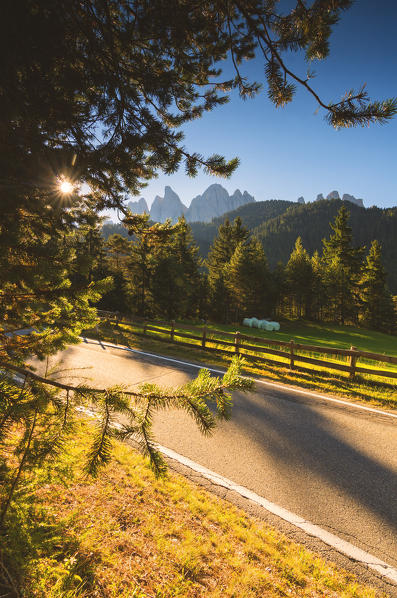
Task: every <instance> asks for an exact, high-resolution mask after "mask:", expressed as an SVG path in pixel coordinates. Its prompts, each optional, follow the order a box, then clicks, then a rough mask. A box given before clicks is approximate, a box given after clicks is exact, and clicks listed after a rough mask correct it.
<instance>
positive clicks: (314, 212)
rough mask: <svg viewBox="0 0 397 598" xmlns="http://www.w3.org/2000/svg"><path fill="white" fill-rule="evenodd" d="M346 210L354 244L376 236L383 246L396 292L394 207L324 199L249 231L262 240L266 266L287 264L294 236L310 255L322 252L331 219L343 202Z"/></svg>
mask: <svg viewBox="0 0 397 598" xmlns="http://www.w3.org/2000/svg"><path fill="white" fill-rule="evenodd" d="M343 203H344V204H345V205H346V207H347V209H348V210H349V212H350V214H351V217H350V225H351V227H352V231H353V243H354V244H356V245H365V246H366V248H367V249H369V247H370V245H371V242H372V241H373V240H374V239H377V240H378V241H379V243H381V245H382V254H383V263H384V266H385V268H386V271H387V273H388V282H389V286H390V288H391V290H392V292H393V293H396V292H397V208H389V209H381V208H377V207H372V208H360V207H358V206H356V205H354V204H352V203H350V202H342V201H340V200H337V199H335V200H324V201H318V202H314V203H309V204H305V205H297V204H293V205H292V206H291V207H289V208H288V209H287V210H286V211H285V212H284V213H283V214H281V215H280V216H277V217H276V218H272V219H271V220H267V221H266V222H263V223H261V224H260V225H259V226H257V227H256V228H254V229H253V230H252V233H253V234H254V235H255V236H256V237H257V238H258V239H259V240H260V241H261V243H262V245H263V248H264V251H265V255H266V257H267V259H268V261H269V265H270V266H271V267H274V266H275V265H276V264H277V262H279V261H281V262H282V263H283V264H285V263H287V261H288V258H289V256H290V254H291V251H292V250H293V248H294V245H295V241H296V239H297V237H301V239H302V243H303V246H304V247H305V248H306V249H307V251H308V252H309V253H310V254H312V253H313V252H314V251H316V250H318V251H321V249H322V239H324V238H326V237H328V236H329V234H330V232H331V229H330V222H332V221H333V220H334V219H335V217H336V214H337V213H338V210H339V209H340V207H341V205H342V204H343Z"/></svg>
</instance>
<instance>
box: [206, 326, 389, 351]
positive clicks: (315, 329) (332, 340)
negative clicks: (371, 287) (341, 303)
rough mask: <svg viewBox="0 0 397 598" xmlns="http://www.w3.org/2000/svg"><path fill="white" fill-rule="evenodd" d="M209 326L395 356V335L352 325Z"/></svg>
mask: <svg viewBox="0 0 397 598" xmlns="http://www.w3.org/2000/svg"><path fill="white" fill-rule="evenodd" d="M208 327H209V328H212V329H217V330H224V331H226V332H235V331H237V330H238V331H239V332H241V333H242V334H246V335H252V336H258V337H264V338H271V339H274V340H280V341H290V340H294V341H295V342H297V343H302V344H308V345H320V346H322V347H336V348H340V349H350V347H351V346H354V347H357V349H360V350H361V351H372V352H374V353H386V355H392V356H395V357H397V336H394V335H391V334H384V333H382V332H375V331H373V330H365V329H364V328H355V327H354V326H338V325H337V324H329V323H327V324H324V323H320V322H302V321H298V320H295V321H284V322H281V330H280V331H279V332H268V331H265V330H258V329H257V328H248V327H247V326H236V325H222V324H209V325H208Z"/></svg>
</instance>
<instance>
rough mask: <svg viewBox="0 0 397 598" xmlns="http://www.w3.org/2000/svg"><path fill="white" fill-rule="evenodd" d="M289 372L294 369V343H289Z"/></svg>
mask: <svg viewBox="0 0 397 598" xmlns="http://www.w3.org/2000/svg"><path fill="white" fill-rule="evenodd" d="M289 367H290V370H293V369H294V341H293V340H292V341H291V342H290V365H289Z"/></svg>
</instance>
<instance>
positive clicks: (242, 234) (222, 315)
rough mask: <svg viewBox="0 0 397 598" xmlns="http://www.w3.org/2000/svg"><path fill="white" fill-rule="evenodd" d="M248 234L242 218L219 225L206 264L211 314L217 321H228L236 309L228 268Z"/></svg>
mask: <svg viewBox="0 0 397 598" xmlns="http://www.w3.org/2000/svg"><path fill="white" fill-rule="evenodd" d="M248 235H249V233H248V231H247V229H246V228H245V227H244V226H243V225H242V222H241V218H236V219H235V221H234V222H233V224H230V222H229V220H228V219H226V220H225V222H224V223H223V224H221V225H220V226H219V229H218V235H217V237H216V238H215V239H214V242H213V244H212V246H211V248H210V250H209V253H208V258H207V260H206V265H207V268H208V283H209V288H210V314H211V316H212V317H213V318H214V319H215V320H217V321H220V322H227V321H228V320H229V318H230V316H231V314H232V312H233V310H234V309H236V306H235V305H233V297H232V295H231V294H230V291H229V287H228V285H227V284H226V282H225V277H226V268H227V265H228V264H229V262H230V260H231V258H232V256H233V253H234V252H235V250H236V248H237V246H238V244H239V243H242V242H244V241H245V240H246V239H247V238H248Z"/></svg>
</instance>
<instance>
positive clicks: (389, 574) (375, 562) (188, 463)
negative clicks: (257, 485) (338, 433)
mask: <svg viewBox="0 0 397 598" xmlns="http://www.w3.org/2000/svg"><path fill="white" fill-rule="evenodd" d="M156 446H157V448H158V449H159V450H160V451H161V452H162V453H163V454H164V455H165V456H167V457H169V458H171V459H173V460H174V461H177V462H178V463H180V464H181V465H184V466H185V467H188V468H189V469H192V470H193V471H195V472H197V473H199V474H200V475H202V476H203V477H204V478H206V479H208V480H210V481H211V482H213V483H214V484H216V485H218V486H222V487H224V488H226V489H228V490H232V491H233V492H236V493H237V494H239V495H240V496H242V497H243V498H247V499H248V500H251V501H252V502H254V503H256V504H257V505H259V506H261V507H262V508H264V509H265V510H266V511H268V512H269V513H272V514H273V515H276V516H277V517H280V518H281V519H283V520H284V521H287V522H288V523H290V524H292V525H294V526H295V527H298V528H299V529H301V530H302V531H304V532H305V534H307V535H309V536H313V537H315V538H318V539H319V540H321V541H322V542H324V543H325V544H327V545H328V546H331V547H332V548H335V549H336V550H337V551H338V552H342V553H343V554H345V555H347V556H348V557H349V558H351V559H353V560H354V561H356V562H358V563H360V564H362V565H365V567H368V568H370V569H373V570H374V571H376V572H377V573H379V574H380V575H382V576H383V577H386V578H387V579H388V580H390V581H391V582H393V583H394V584H396V585H397V568H394V567H392V566H391V565H388V564H387V563H386V562H385V561H382V560H381V559H379V558H378V557H375V556H374V555H372V554H370V553H369V552H366V551H365V550H362V549H361V548H358V547H357V546H354V545H353V544H351V543H350V542H347V541H346V540H343V539H342V538H339V537H338V536H335V535H334V534H332V533H330V532H327V531H326V530H325V529H323V528H321V527H319V526H318V525H315V524H313V523H311V522H310V521H307V520H305V519H304V518H303V517H300V516H299V515H296V514H295V513H292V512H291V511H288V510H287V509H284V508H283V507H281V506H279V505H276V504H275V503H272V502H270V501H269V500H267V499H266V498H263V496H260V495H259V494H256V493H255V492H253V491H252V490H249V489H248V488H246V487H245V486H240V485H239V484H236V483H235V482H233V481H232V480H229V479H228V478H225V477H223V476H222V475H220V474H218V473H215V472H214V471H211V470H210V469H207V468H206V467H203V466H202V465H200V464H199V463H196V462H195V461H192V460H191V459H189V458H188V457H184V456H183V455H180V454H179V453H176V452H175V451H173V450H172V449H169V448H167V447H164V446H162V445H159V444H157V445H156Z"/></svg>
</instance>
